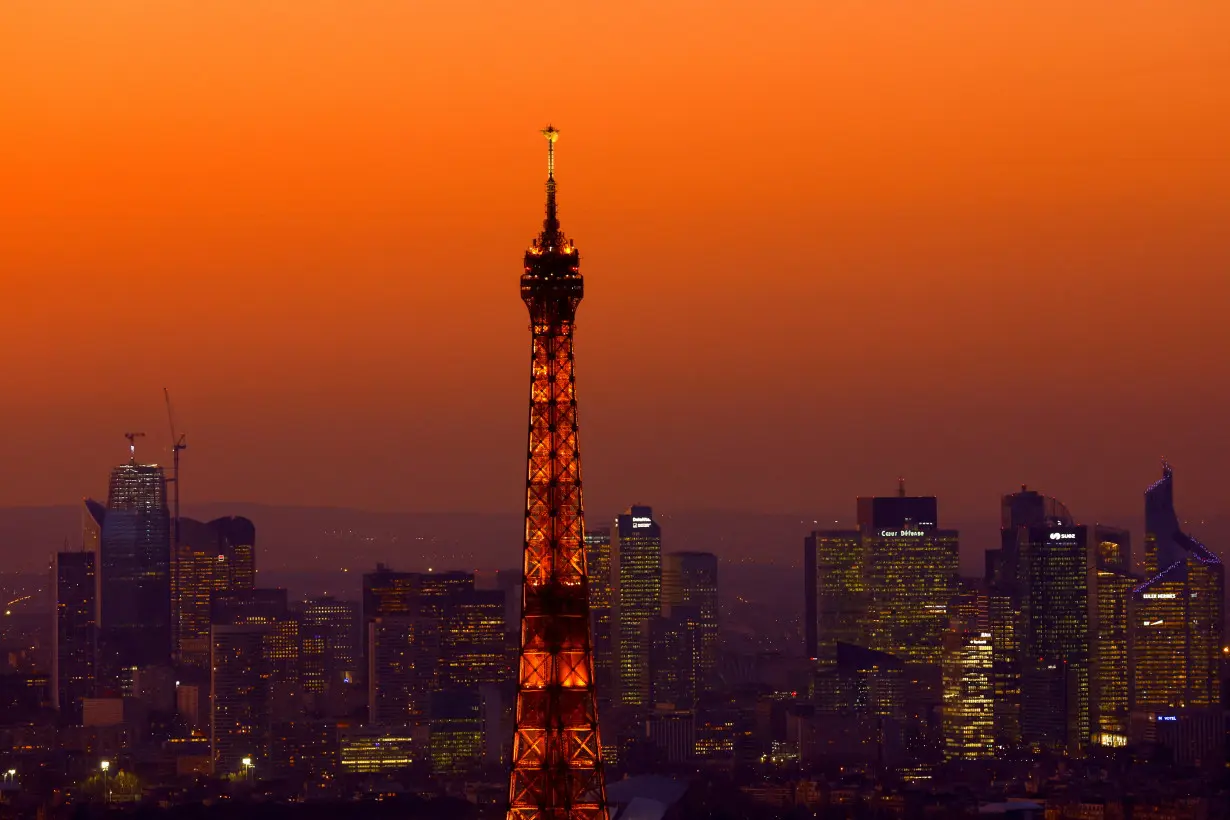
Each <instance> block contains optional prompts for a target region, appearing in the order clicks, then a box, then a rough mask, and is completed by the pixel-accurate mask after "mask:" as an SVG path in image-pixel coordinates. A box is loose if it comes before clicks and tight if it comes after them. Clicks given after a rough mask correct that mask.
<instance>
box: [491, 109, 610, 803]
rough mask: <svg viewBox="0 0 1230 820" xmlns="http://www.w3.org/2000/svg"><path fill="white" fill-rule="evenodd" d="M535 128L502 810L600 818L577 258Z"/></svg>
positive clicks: (550, 138)
mask: <svg viewBox="0 0 1230 820" xmlns="http://www.w3.org/2000/svg"><path fill="white" fill-rule="evenodd" d="M543 135H544V136H545V137H546V138H547V216H546V219H545V220H544V221H543V229H542V233H541V234H540V235H539V236H538V238H537V239H536V240H535V241H534V244H533V246H532V247H531V248H530V249H529V250H528V251H526V254H525V271H524V273H523V274H522V276H521V298H522V299H523V300H524V301H525V304H526V306H527V307H529V310H530V330H531V346H530V424H529V470H528V475H527V478H526V494H525V585H524V592H523V596H522V601H521V652H520V660H519V667H520V672H519V675H520V677H519V679H518V684H517V718H516V721H517V722H516V733H515V735H514V737H513V752H512V776H511V783H510V788H509V807H508V820H549V819H552V818H558V819H559V820H563V818H570V819H572V818H575V819H576V820H606V818H607V810H606V793H605V786H604V783H603V774H602V747H601V745H600V744H599V740H598V708H597V704H596V699H595V695H594V683H593V681H594V659H593V654H592V651H591V641H590V634H589V602H588V600H587V595H588V589H587V584H586V574H585V524H584V520H583V513H582V505H581V455H580V451H579V449H578V447H577V401H576V392H575V381H574V376H573V348H572V333H573V321H574V319H575V318H576V311H577V305H579V304H580V303H581V296H582V283H581V274H580V273H579V272H578V271H579V268H578V263H579V260H580V257H579V256H578V254H577V250H576V248H574V247H572V243H571V242H569V241H568V240H567V239H566V238H565V237H564V234H563V232H562V231H561V230H560V226H559V219H558V216H557V214H556V208H555V141H556V139H557V138H558V137H559V132H558V131H557V130H556V129H555V128H552V127H548V128H547V129H546V130H544V131H543Z"/></svg>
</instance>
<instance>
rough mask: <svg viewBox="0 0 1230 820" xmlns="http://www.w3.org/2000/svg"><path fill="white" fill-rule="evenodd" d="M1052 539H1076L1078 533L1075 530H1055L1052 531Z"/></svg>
mask: <svg viewBox="0 0 1230 820" xmlns="http://www.w3.org/2000/svg"><path fill="white" fill-rule="evenodd" d="M1051 540H1052V541H1075V540H1076V533H1074V532H1053V533H1051Z"/></svg>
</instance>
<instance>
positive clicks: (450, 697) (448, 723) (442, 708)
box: [428, 689, 486, 774]
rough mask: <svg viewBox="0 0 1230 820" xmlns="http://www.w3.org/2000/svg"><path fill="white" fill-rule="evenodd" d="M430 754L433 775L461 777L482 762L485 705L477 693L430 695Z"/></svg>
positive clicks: (446, 691) (459, 691) (444, 691)
mask: <svg viewBox="0 0 1230 820" xmlns="http://www.w3.org/2000/svg"><path fill="white" fill-rule="evenodd" d="M429 708H430V711H431V721H430V723H429V731H428V754H429V756H430V758H431V771H432V773H433V774H462V773H465V772H469V771H474V770H475V769H477V768H479V767H480V766H481V765H482V763H483V756H484V753H485V751H486V749H485V741H484V726H483V702H482V697H481V695H480V694H479V693H478V691H477V690H473V689H442V690H440V691H437V692H432V693H431V703H430V707H429Z"/></svg>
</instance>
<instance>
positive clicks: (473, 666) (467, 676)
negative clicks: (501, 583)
mask: <svg viewBox="0 0 1230 820" xmlns="http://www.w3.org/2000/svg"><path fill="white" fill-rule="evenodd" d="M505 600H506V599H505V595H504V591H503V590H499V589H469V590H464V591H460V592H453V593H451V594H450V595H449V596H448V597H447V598H446V599H445V602H444V605H443V607H442V609H441V614H440V619H441V625H440V670H439V673H440V674H439V685H440V687H441V688H443V689H469V690H474V691H475V692H477V690H478V687H480V686H483V685H486V684H502V683H509V682H511V680H512V664H511V663H510V662H509V661H510V659H509V657H508V655H507V653H506V652H505V648H504V647H505V643H504V608H505Z"/></svg>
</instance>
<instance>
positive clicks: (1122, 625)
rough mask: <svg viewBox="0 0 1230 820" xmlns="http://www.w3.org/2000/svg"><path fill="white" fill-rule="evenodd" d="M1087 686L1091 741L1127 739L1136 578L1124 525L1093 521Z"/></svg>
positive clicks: (1104, 743) (1114, 742) (1111, 742)
mask: <svg viewBox="0 0 1230 820" xmlns="http://www.w3.org/2000/svg"><path fill="white" fill-rule="evenodd" d="M1093 532H1094V549H1095V555H1094V562H1095V574H1094V577H1093V581H1094V583H1093V588H1092V595H1093V604H1092V606H1091V608H1090V615H1091V616H1092V618H1093V621H1092V623H1091V624H1090V633H1091V634H1092V636H1093V655H1092V661H1093V663H1092V671H1091V680H1092V692H1091V699H1092V705H1093V713H1094V714H1093V738H1092V740H1093V742H1094V743H1095V744H1098V745H1102V746H1123V745H1126V743H1127V736H1128V723H1129V718H1130V708H1131V700H1132V686H1133V673H1134V672H1135V663H1134V660H1135V658H1134V651H1133V650H1134V647H1133V641H1132V634H1131V613H1132V610H1133V605H1132V600H1131V593H1132V590H1133V589H1134V588H1135V587H1136V586H1137V585H1138V584H1139V583H1140V581H1141V579H1140V578H1139V577H1137V576H1136V575H1134V574H1132V571H1131V566H1132V544H1131V539H1130V536H1129V534H1128V532H1127V531H1126V530H1120V529H1113V528H1110V527H1101V526H1098V527H1094V528H1093Z"/></svg>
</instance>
